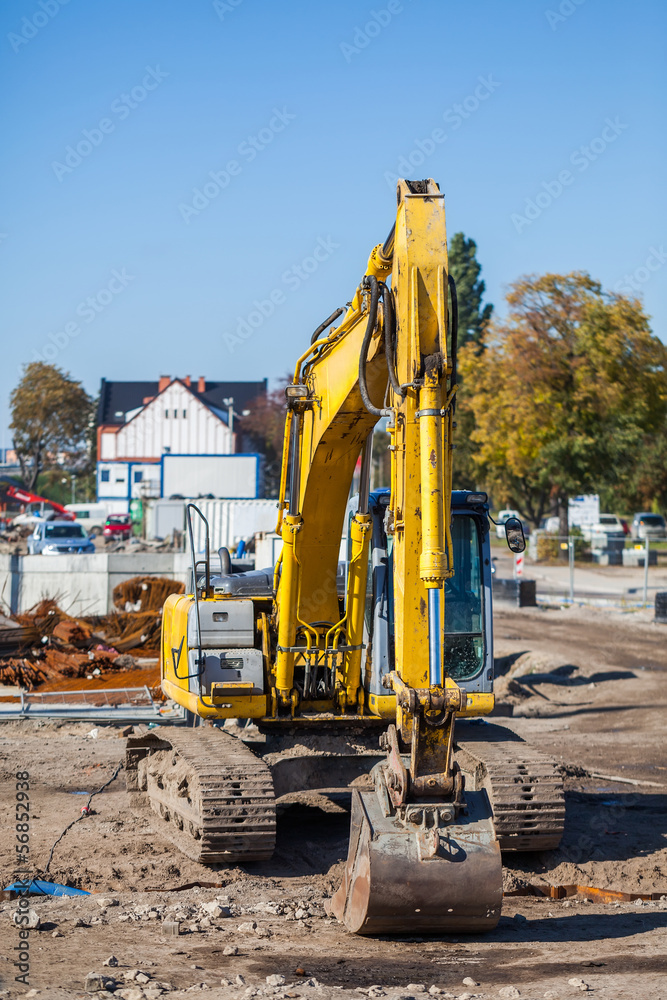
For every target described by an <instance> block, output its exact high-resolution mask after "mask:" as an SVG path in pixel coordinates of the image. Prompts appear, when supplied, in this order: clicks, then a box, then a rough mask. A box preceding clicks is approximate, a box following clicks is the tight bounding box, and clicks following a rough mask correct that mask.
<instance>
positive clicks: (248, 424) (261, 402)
mask: <svg viewBox="0 0 667 1000" xmlns="http://www.w3.org/2000/svg"><path fill="white" fill-rule="evenodd" d="M291 381H292V377H291V375H286V376H285V377H284V378H282V379H281V380H280V381H279V385H278V386H277V388H275V389H274V390H273V391H272V392H269V393H266V394H262V395H261V396H257V397H256V398H255V399H253V400H252V401H251V402H250V403H249V404H248V409H249V410H250V413H249V414H248V415H247V416H245V417H243V423H242V429H243V434H244V436H245V437H248V438H249V439H250V441H251V442H252V444H253V447H255V448H256V449H257V451H258V452H259V453H260V454H261V455H263V456H264V493H265V495H266V496H268V497H277V496H278V489H279V487H280V469H281V466H282V459H283V438H284V434H285V415H286V412H287V405H286V400H285V386H286V385H287V383H288V382H291Z"/></svg>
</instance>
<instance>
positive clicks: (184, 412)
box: [183, 410, 188, 420]
mask: <svg viewBox="0 0 667 1000" xmlns="http://www.w3.org/2000/svg"><path fill="white" fill-rule="evenodd" d="M187 415H188V411H187V410H183V419H184V420H185V418H186V417H187Z"/></svg>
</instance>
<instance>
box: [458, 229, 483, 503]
mask: <svg viewBox="0 0 667 1000" xmlns="http://www.w3.org/2000/svg"><path fill="white" fill-rule="evenodd" d="M476 255H477V244H476V243H475V241H474V240H472V239H470V240H469V239H466V237H465V235H464V234H463V233H454V235H453V236H452V239H451V241H450V244H449V271H450V274H451V275H452V277H453V278H454V281H455V282H456V297H457V300H458V307H459V324H458V343H459V346H464V345H465V344H474V345H475V350H476V351H477V352H480V351H482V350H483V347H484V337H485V333H486V330H487V328H488V325H489V322H490V320H491V315H492V313H493V306H492V305H491V304H490V303H488V304H487V305H485V306H484V307H482V297H483V295H484V291H485V287H486V286H485V284H484V282H483V281H482V280H481V279H480V274H481V271H482V266H481V264H480V263H479V261H478V260H477V256H476ZM457 382H458V385H459V388H458V394H457V412H456V423H457V431H456V436H455V442H456V443H455V452H454V487H455V489H474V488H475V482H476V476H477V475H478V470H477V469H476V468H475V465H474V463H473V453H474V450H475V444H474V442H473V441H472V439H471V434H472V431H473V428H474V419H473V414H472V411H471V410H470V408H469V407H467V406H466V405H465V395H466V392H467V391H468V389H467V387H466V385H465V383H464V380H463V378H462V371H461V369H460V368H459V372H458V377H457Z"/></svg>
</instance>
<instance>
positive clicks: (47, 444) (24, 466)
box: [10, 361, 93, 490]
mask: <svg viewBox="0 0 667 1000" xmlns="http://www.w3.org/2000/svg"><path fill="white" fill-rule="evenodd" d="M10 406H11V416H12V419H11V423H10V429H11V430H12V432H13V440H14V448H15V450H16V454H17V457H18V460H19V464H20V466H21V475H22V476H23V480H24V482H25V485H26V488H27V489H29V490H34V488H35V485H36V483H37V479H38V477H39V475H40V473H41V472H43V471H44V470H46V469H49V468H54V467H57V466H59V467H62V468H70V467H74V468H80V467H81V468H83V467H85V465H86V462H87V460H88V450H89V449H88V437H89V434H90V428H91V422H92V415H93V412H92V400H91V398H90V396H89V395H88V393H87V392H86V391H85V389H84V388H83V386H82V385H81V383H80V382H76V381H75V380H74V379H72V378H71V377H70V376H69V374H66V373H65V372H62V371H61V370H60V369H59V368H57V367H56V366H55V365H47V364H44V363H43V362H41V361H33V362H31V363H30V364H28V365H26V366H25V368H24V372H23V377H22V378H21V381H20V382H19V383H18V385H17V386H16V388H15V389H14V391H13V392H12V394H11V397H10Z"/></svg>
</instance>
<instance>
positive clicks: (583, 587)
mask: <svg viewBox="0 0 667 1000" xmlns="http://www.w3.org/2000/svg"><path fill="white" fill-rule="evenodd" d="M625 542H626V539H625V536H624V535H620V536H616V535H607V534H605V533H603V532H599V533H593V534H592V535H590V536H589V537H588V538H584V537H583V536H582V535H581V534H571V535H567V536H563V535H552V534H547V533H546V532H544V531H536V532H534V533H533V534H532V535H531V536H530V543H529V550H528V554H529V557H530V559H531V560H532V561H533V562H534V563H536V564H537V566H539V567H540V569H539V570H538V569H537V567H536V569H535V571H534V572H531V576H533V575H535V576H537V578H538V584H537V589H538V596H541V595H544V596H547V597H548V596H549V595H550V594H555V593H562V594H563V597H564V599H566V600H568V601H570V602H572V601H574V600H575V598H577V599H579V598H588V599H590V598H594V597H605V596H607V595H608V596H609V597H612V598H616V599H618V598H620V599H622V600H624V601H626V602H627V601H628V600H630V601H632V600H633V599H634V602H635V603H638V602H637V599H636V596H635V595H638V594H639V593H641V605H642V606H643V607H647V606H648V605H649V603H651V602H650V600H649V597H650V594H649V590H650V589H651V588H650V587H649V584H650V582H651V580H650V576H649V568H650V567H651V566H656V567H657V565H658V558H657V556H658V553H657V548H656V547H655V543H653V545H652V543H651V541H650V540H649V539H646V540H642V541H641V543H639V544H635V545H634V546H633V547H632V548H626V547H625ZM598 566H599V567H607V566H609V567H618V568H619V572H618V573H610V574H604V575H602V574H600V573H599V572H597V571H596V567H598ZM547 567H548V568H547ZM636 569H642V570H643V573H642V575H641V578H640V579H639V580H638V579H637V575H636V574H633V573H632V570H636ZM623 570H626V572H625V574H624V573H623ZM540 578H541V579H540ZM656 585H657V581H655V584H654V587H653V588H652V589H656Z"/></svg>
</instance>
